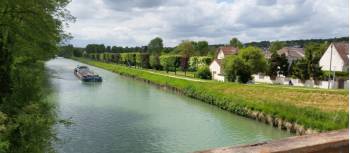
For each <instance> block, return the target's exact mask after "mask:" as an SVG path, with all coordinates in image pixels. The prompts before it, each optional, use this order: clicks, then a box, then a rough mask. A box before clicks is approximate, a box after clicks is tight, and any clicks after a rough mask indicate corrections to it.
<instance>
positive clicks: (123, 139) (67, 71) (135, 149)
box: [46, 58, 290, 153]
mask: <svg viewBox="0 0 350 153" xmlns="http://www.w3.org/2000/svg"><path fill="white" fill-rule="evenodd" d="M77 65H84V64H82V63H79V62H76V61H73V60H68V59H63V58H56V59H53V60H51V61H49V62H47V63H46V67H47V69H48V71H49V72H50V73H51V83H52V85H53V87H54V94H53V97H54V98H53V99H55V102H56V103H57V112H58V116H59V118H64V119H71V121H73V122H74V124H73V125H71V126H69V127H65V126H63V125H57V127H56V129H57V134H58V135H57V136H58V138H59V139H60V141H58V142H57V143H56V144H55V148H56V150H57V152H59V153H114V152H120V153H142V152H152V153H153V152H154V153H158V152H167V153H175V152H192V151H197V150H203V149H208V148H213V147H224V146H232V145H239V144H247V143H256V142H260V141H265V140H272V139H279V138H284V137H288V136H290V134H289V133H287V132H285V131H281V130H278V129H276V128H273V127H271V126H269V125H265V124H263V123H259V122H257V121H254V120H251V119H247V118H244V117H240V116H237V115H234V114H232V113H229V112H227V111H223V110H221V109H219V108H217V107H215V106H212V105H209V104H206V103H203V102H200V101H198V100H194V99H191V98H188V97H185V96H181V95H176V94H174V93H171V92H169V91H163V90H160V89H158V88H156V87H155V86H153V85H149V84H146V83H143V82H141V81H137V80H132V79H129V78H126V77H123V76H120V75H118V74H115V73H111V72H109V71H106V70H103V69H100V68H96V67H92V66H90V68H91V69H93V70H94V71H95V72H97V73H98V74H99V75H101V76H102V77H103V79H104V80H103V82H102V83H83V82H81V81H80V80H78V79H77V78H76V77H75V76H74V74H73V69H74V68H75V67H76V66H77Z"/></svg>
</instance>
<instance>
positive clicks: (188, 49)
mask: <svg viewBox="0 0 350 153" xmlns="http://www.w3.org/2000/svg"><path fill="white" fill-rule="evenodd" d="M175 51H176V52H177V53H179V54H180V55H181V56H188V57H191V56H193V55H194V53H195V49H194V46H193V43H192V42H191V41H188V40H185V41H182V42H181V43H180V44H179V45H178V46H177V47H176V48H175Z"/></svg>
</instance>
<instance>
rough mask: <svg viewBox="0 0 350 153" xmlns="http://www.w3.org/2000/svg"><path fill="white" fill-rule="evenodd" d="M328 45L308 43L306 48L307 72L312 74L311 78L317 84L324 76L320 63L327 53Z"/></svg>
mask: <svg viewBox="0 0 350 153" xmlns="http://www.w3.org/2000/svg"><path fill="white" fill-rule="evenodd" d="M327 47H328V43H323V44H320V43H319V44H317V43H308V44H307V45H306V46H305V57H304V58H305V60H306V63H307V71H308V73H309V74H310V77H311V78H313V79H314V81H315V82H317V81H318V80H319V79H320V77H321V76H322V71H321V67H320V66H319V63H318V62H319V61H320V59H321V57H322V55H323V53H324V52H325V51H326V49H327Z"/></svg>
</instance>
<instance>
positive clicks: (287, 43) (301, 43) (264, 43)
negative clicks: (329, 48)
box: [245, 37, 349, 48]
mask: <svg viewBox="0 0 350 153" xmlns="http://www.w3.org/2000/svg"><path fill="white" fill-rule="evenodd" d="M342 41H346V42H349V37H339V38H328V39H301V40H287V41H281V42H283V43H284V44H285V46H299V47H305V45H306V44H308V43H327V42H328V43H329V42H342ZM245 45H246V46H255V47H260V48H268V47H269V46H270V41H261V42H250V43H246V44H245Z"/></svg>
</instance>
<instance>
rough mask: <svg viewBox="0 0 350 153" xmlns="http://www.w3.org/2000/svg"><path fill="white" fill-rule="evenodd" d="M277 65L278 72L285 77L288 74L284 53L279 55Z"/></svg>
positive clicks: (287, 63)
mask: <svg viewBox="0 0 350 153" xmlns="http://www.w3.org/2000/svg"><path fill="white" fill-rule="evenodd" d="M278 66H279V70H278V72H279V74H281V75H283V76H285V77H287V76H289V62H288V59H287V57H286V54H284V53H283V54H282V55H280V56H279V60H278Z"/></svg>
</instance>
